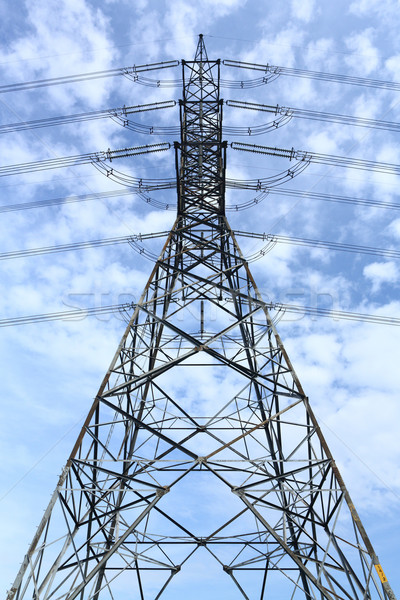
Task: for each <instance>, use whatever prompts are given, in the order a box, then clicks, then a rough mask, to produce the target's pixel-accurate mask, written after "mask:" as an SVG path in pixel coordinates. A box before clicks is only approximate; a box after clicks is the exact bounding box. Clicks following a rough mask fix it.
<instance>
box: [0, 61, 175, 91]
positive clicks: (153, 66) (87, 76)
mask: <svg viewBox="0 0 400 600" xmlns="http://www.w3.org/2000/svg"><path fill="white" fill-rule="evenodd" d="M179 64H180V61H179V60H169V61H165V62H158V63H149V64H146V65H133V66H132V67H119V68H117V69H107V70H104V71H92V72H91V73H80V74H78V75H66V76H64V77H52V78H50V79H39V80H36V81H25V82H20V83H9V84H6V85H0V94H4V93H7V92H19V91H23V90H32V89H35V88H40V87H48V86H53V85H62V84H65V83H76V82H80V81H90V80H92V79H103V78H104V77H116V76H119V75H124V76H125V77H129V78H135V77H138V74H139V73H143V72H146V71H155V70H158V69H169V68H171V67H178V66H179Z"/></svg>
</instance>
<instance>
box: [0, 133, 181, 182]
mask: <svg viewBox="0 0 400 600" xmlns="http://www.w3.org/2000/svg"><path fill="white" fill-rule="evenodd" d="M170 148H171V144H169V143H167V142H165V143H162V144H150V145H149V144H148V145H145V146H135V147H131V148H122V149H120V150H110V149H108V150H105V151H100V152H91V153H88V154H76V155H74V156H64V157H60V158H50V159H47V160H39V161H35V162H29V163H20V164H16V165H5V166H4V167H0V177H4V176H7V175H20V174H22V173H31V172H34V171H46V170H49V169H57V168H60V167H73V166H77V165H83V164H90V163H92V164H96V163H104V162H105V161H109V162H111V161H113V160H115V159H117V158H126V157H128V156H138V155H140V154H148V153H150V152H161V151H163V150H169V149H170ZM136 179H137V181H138V182H139V181H140V178H135V180H136ZM157 181H160V180H157Z"/></svg>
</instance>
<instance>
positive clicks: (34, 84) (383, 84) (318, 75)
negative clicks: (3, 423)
mask: <svg viewBox="0 0 400 600" xmlns="http://www.w3.org/2000/svg"><path fill="white" fill-rule="evenodd" d="M222 63H223V64H224V65H225V66H227V67H237V68H241V69H250V70H255V71H261V72H262V73H263V76H262V77H259V78H256V79H253V80H241V81H235V80H224V79H221V82H220V83H221V87H224V88H231V89H232V88H233V89H249V88H254V87H259V86H261V85H265V84H266V83H269V82H271V81H273V80H274V79H276V78H277V77H279V76H280V75H286V76H291V77H302V78H306V79H316V80H320V81H330V82H335V83H344V84H348V85H356V86H363V87H372V88H380V89H385V90H394V91H399V90H400V83H396V82H393V81H385V80H380V79H370V78H367V77H353V76H349V75H338V74H334V73H325V72H323V71H308V70H306V69H294V68H289V67H281V66H274V65H268V64H266V65H259V64H253V63H246V62H241V61H235V60H228V59H225V60H223V61H222ZM179 64H180V61H179V60H172V61H166V62H159V63H152V64H147V65H134V66H132V67H119V68H116V69H107V70H104V71H93V72H90V73H80V74H77V75H67V76H64V77H54V78H49V79H39V80H36V81H26V82H20V83H11V84H6V85H2V86H0V94H4V93H8V92H17V91H24V90H32V89H35V88H42V87H47V86H54V85H62V84H66V83H77V82H81V81H91V80H94V79H102V78H104V77H115V76H120V75H123V76H125V77H128V78H129V79H131V80H132V81H134V82H135V83H139V84H141V85H145V86H147V87H158V88H160V87H163V88H165V87H180V86H181V85H182V80H181V79H174V80H161V79H157V80H156V79H150V78H146V77H140V75H139V74H140V73H143V72H148V71H154V70H157V69H166V68H171V67H177V66H179Z"/></svg>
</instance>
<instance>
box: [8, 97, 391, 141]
mask: <svg viewBox="0 0 400 600" xmlns="http://www.w3.org/2000/svg"><path fill="white" fill-rule="evenodd" d="M226 105H227V106H231V107H233V108H242V109H247V110H253V111H257V112H267V113H269V114H272V115H274V117H276V118H275V119H274V120H273V121H270V122H268V123H262V124H260V125H250V126H244V127H239V126H230V125H223V127H222V131H223V133H224V134H229V135H239V136H255V135H262V134H264V133H267V132H268V131H274V130H275V129H277V128H278V127H281V126H282V125H285V124H286V123H288V122H289V121H290V120H291V119H292V118H293V117H296V118H302V119H311V120H314V121H323V122H330V123H340V124H345V125H352V126H356V127H368V128H370V129H381V130H386V131H400V123H392V122H391V121H382V120H376V119H367V118H362V117H353V116H349V115H339V114H335V113H325V112H319V111H315V110H304V109H300V108H289V107H285V106H279V105H278V104H275V105H268V104H256V103H254V102H241V101H238V100H227V101H226ZM174 106H176V101H175V100H167V101H165V102H154V103H152V104H142V105H137V106H122V107H119V108H108V109H105V110H97V111H90V112H84V113H75V114H72V115H62V116H55V117H49V118H47V119H35V120H33V121H22V122H18V123H9V124H5V125H0V134H5V133H14V132H16V131H27V130H33V129H41V128H43V127H53V126H57V125H68V124H70V123H81V122H84V121H93V120H97V119H106V118H111V119H112V120H113V121H115V122H117V123H118V124H119V125H122V126H123V127H125V128H127V129H130V130H131V131H135V132H137V133H143V134H148V135H179V133H180V127H179V126H169V127H163V126H155V125H144V124H142V123H136V122H134V121H132V120H131V119H129V118H128V116H129V115H132V114H137V113H141V112H149V111H153V110H160V109H163V108H172V107H174Z"/></svg>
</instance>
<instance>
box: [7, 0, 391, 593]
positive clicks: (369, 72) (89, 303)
mask: <svg viewBox="0 0 400 600" xmlns="http://www.w3.org/2000/svg"><path fill="white" fill-rule="evenodd" d="M7 4H9V3H7ZM399 27H400V11H399V3H398V2H396V1H394V0H393V1H392V0H381V1H380V2H377V1H376V0H355V1H353V2H346V1H342V0H339V1H337V2H335V3H332V2H328V1H326V0H322V1H320V2H316V1H314V0H302V1H297V0H292V1H289V0H288V1H285V2H280V3H276V2H267V1H265V0H264V1H261V2H260V1H250V0H248V1H247V2H246V1H244V0H240V1H236V0H222V1H219V2H218V3H217V2H213V1H211V0H199V1H198V2H197V3H196V4H195V6H192V3H190V2H187V1H186V0H175V1H174V2H164V1H156V0H148V1H147V0H137V1H136V2H128V1H126V2H125V1H123V0H115V1H114V0H108V1H107V0H106V1H105V2H102V3H98V2H94V1H91V2H90V1H89V0H68V1H64V2H59V1H55V0H46V2H44V1H43V0H39V1H35V0H31V1H29V2H28V1H27V2H22V1H18V2H14V3H12V4H10V5H8V6H6V3H3V4H2V5H0V28H1V36H0V39H1V40H2V42H1V45H0V70H1V85H6V84H12V83H17V82H24V81H33V80H38V79H46V78H52V77H61V76H65V75H74V74H77V73H87V72H93V71H103V70H106V69H114V68H118V67H128V66H132V65H134V64H136V65H138V64H146V63H150V62H157V61H163V60H174V59H181V58H185V59H187V60H190V59H192V57H193V55H194V51H195V48H196V44H197V36H198V34H199V33H203V34H204V36H205V42H206V45H207V49H208V54H209V57H210V58H212V59H215V58H221V59H235V60H241V61H247V62H251V63H261V64H267V63H268V64H272V65H278V66H285V67H292V68H298V69H308V70H313V71H324V72H329V73H339V74H343V75H351V76H359V77H367V78H372V79H379V80H388V81H396V82H400V40H399V37H398V31H399ZM179 75H180V71H179V69H176V70H168V71H167V70H165V72H157V75H154V76H153V75H149V77H154V78H156V79H157V78H164V79H172V78H174V77H179ZM258 76H259V75H258V73H257V72H255V73H252V72H247V71H246V72H244V71H241V70H238V69H233V68H228V67H226V68H224V70H223V74H222V77H223V78H224V79H236V80H240V79H241V78H249V77H258ZM179 95H180V91H179V89H175V88H165V89H164V88H163V89H158V88H154V87H146V86H142V85H138V84H135V83H134V82H132V81H131V80H129V79H127V78H124V77H112V78H106V79H96V80H93V81H90V82H83V83H73V84H67V85H57V86H53V87H44V88H39V89H34V90H31V91H20V92H13V93H0V114H1V123H2V124H6V123H17V122H24V121H30V120H33V119H42V118H48V117H52V116H58V115H69V114H74V113H81V112H88V111H96V110H104V109H108V108H112V107H120V106H123V105H127V106H129V105H136V104H143V103H146V102H158V101H161V100H171V99H172V100H177V99H178V98H179ZM223 97H224V99H225V100H229V99H240V100H244V101H250V102H259V103H264V104H271V105H275V104H279V105H282V106H286V107H293V108H298V109H306V110H317V111H322V112H329V113H336V114H344V115H355V116H359V117H365V118H372V119H380V120H386V121H392V122H400V110H399V107H400V96H399V92H396V91H390V90H383V89H373V88H368V87H362V86H361V87H356V86H350V85H343V84H338V83H330V82H318V81H315V80H310V79H301V78H294V77H284V76H280V77H279V78H278V79H277V80H275V81H274V82H271V83H269V84H267V85H265V86H262V87H261V88H255V89H251V90H244V91H240V90H239V91H236V90H230V89H224V90H223ZM224 118H225V123H226V124H227V125H235V126H246V127H247V126H253V125H259V124H261V123H263V122H265V121H266V120H267V119H268V115H259V114H256V113H253V111H245V110H239V109H236V110H234V109H229V107H227V106H226V107H225V108H224ZM134 120H136V121H138V122H141V123H142V124H145V125H156V126H157V125H163V126H165V125H170V124H172V125H177V124H178V111H177V109H176V108H175V109H168V110H165V111H155V112H149V113H144V114H143V115H138V116H137V118H136V117H134ZM397 135H398V134H396V133H392V132H389V131H379V130H374V129H365V128H359V127H353V126H344V125H338V124H332V123H321V122H319V121H307V120H303V119H293V120H292V121H291V122H290V123H289V124H287V125H285V126H284V127H282V128H279V129H277V130H276V131H274V132H272V133H270V134H266V135H264V136H260V137H257V138H255V139H254V138H253V139H248V138H238V139H239V141H244V142H248V143H258V144H262V145H266V146H277V147H280V148H292V147H294V148H295V149H299V150H307V151H310V152H317V153H324V154H330V155H338V156H350V157H354V158H360V159H365V160H372V161H380V162H388V163H395V164H396V163H399V159H398V156H399V148H400V145H399V140H398V138H397V137H396V136H397ZM173 139H174V138H171V139H169V141H173ZM232 139H235V138H230V141H231V140H232ZM160 141H161V142H162V141H165V139H164V138H156V137H155V136H153V137H150V139H149V136H145V135H140V134H139V133H134V132H131V131H128V130H126V129H124V128H122V127H119V126H118V125H117V124H116V123H114V122H113V121H111V120H110V119H102V120H97V121H88V122H82V123H78V124H74V125H63V126H59V127H52V128H43V129H36V130H33V131H23V132H19V133H12V134H10V133H8V134H2V135H0V160H1V165H10V164H18V163H24V162H32V161H38V160H47V159H52V158H57V157H64V156H72V155H76V154H84V153H88V152H96V151H100V150H107V148H111V149H114V148H124V147H128V146H138V145H142V144H146V143H155V142H160ZM173 167H174V162H173V153H172V151H171V152H165V153H160V154H154V155H149V156H147V157H143V158H137V159H130V160H129V161H128V160H122V161H121V162H120V163H118V164H116V163H115V168H118V169H120V170H121V171H123V172H125V173H130V174H131V175H132V176H137V177H144V178H155V177H158V176H163V177H164V176H165V177H168V176H173ZM286 168H287V163H286V162H285V161H283V160H282V161H278V160H275V161H272V160H271V159H269V158H268V157H266V156H258V157H257V158H255V157H254V156H253V155H251V154H247V153H240V152H238V151H234V150H230V152H229V155H228V177H231V178H238V179H249V178H258V177H268V176H270V175H272V174H273V173H274V172H275V171H276V170H285V169H286ZM285 185H286V184H285ZM286 187H292V188H294V189H298V190H308V191H314V192H321V193H330V194H336V195H340V196H346V197H356V198H364V199H371V200H375V201H378V202H389V203H394V204H399V203H400V200H399V197H398V196H399V194H398V179H397V176H395V175H382V174H378V173H369V172H367V171H363V170H352V169H345V168H333V167H330V166H322V165H313V164H312V165H310V166H309V167H308V168H307V169H306V171H304V172H303V173H302V174H301V175H299V176H298V177H297V178H295V180H293V182H291V183H290V184H288V185H286ZM117 188H118V184H117V183H115V182H114V181H110V180H109V179H107V178H106V177H105V176H104V175H102V174H100V173H99V172H98V171H97V170H95V169H94V168H93V167H92V166H91V165H86V166H76V167H71V168H65V169H55V170H52V171H41V172H37V173H28V174H23V175H17V176H9V177H2V178H1V181H0V203H1V206H5V205H9V204H18V203H28V202H34V201H38V200H47V199H54V198H64V197H69V196H71V195H81V194H92V193H95V192H103V191H107V190H114V189H117ZM154 198H156V199H157V200H159V201H160V202H164V203H169V204H171V203H173V202H174V201H175V198H174V193H173V192H168V193H167V192H158V194H157V195H156V194H154ZM251 198H252V193H251V192H241V193H240V194H239V192H235V193H233V192H231V193H228V202H229V203H230V204H231V205H232V204H234V203H236V202H242V201H243V202H244V201H247V200H249V199H251ZM228 216H229V219H230V223H231V225H232V227H233V228H234V229H241V230H247V231H257V232H266V233H275V234H278V235H286V236H297V237H302V238H311V239H320V240H328V241H333V242H342V243H346V244H358V245H364V246H372V247H376V248H389V249H397V247H398V242H399V239H400V215H399V213H398V211H396V210H388V209H383V208H379V207H375V208H371V207H368V206H362V205H357V204H340V203H333V202H323V201H321V200H320V201H318V200H307V199H299V198H293V197H289V196H288V197H284V196H280V195H279V196H274V195H271V196H268V197H267V198H266V199H265V200H264V201H263V202H262V203H261V204H259V205H257V206H254V207H252V208H249V209H248V210H246V211H244V212H240V213H235V212H234V211H233V212H230V213H229V215H228ZM173 219H174V212H173V211H171V210H170V211H168V210H158V209H156V208H155V207H154V206H152V205H149V204H146V203H145V202H143V200H142V199H140V198H139V197H128V196H122V197H120V198H111V199H106V200H92V201H86V202H75V203H66V204H64V205H56V206H51V207H47V208H37V209H32V210H24V211H13V212H0V227H1V240H2V243H1V252H7V251H13V250H21V249H24V248H36V247H43V246H51V245H55V244H67V243H73V242H79V241H84V240H93V239H101V238H107V237H116V236H122V235H130V234H133V233H139V232H141V233H147V232H152V231H162V230H166V229H168V228H169V227H170V226H171V225H172V222H173ZM239 243H241V245H242V247H243V250H244V253H245V254H246V255H248V256H250V255H252V254H254V253H257V252H258V251H259V250H260V249H261V248H262V246H263V244H262V242H259V241H255V240H247V239H245V238H243V239H239ZM161 244H162V242H161V241H160V240H155V241H152V242H151V243H148V244H147V246H146V247H147V248H148V249H149V250H151V251H152V252H155V253H157V252H158V251H159V250H160V248H161ZM251 267H252V272H253V274H254V276H255V279H256V281H257V283H258V285H259V288H260V290H261V291H262V293H263V294H264V296H265V298H266V299H271V300H272V301H275V300H276V301H281V302H285V303H293V304H304V305H306V306H312V307H328V308H330V307H333V308H335V309H338V310H345V311H353V312H362V313H369V314H382V315H387V316H393V317H397V318H398V317H400V302H399V299H398V292H399V286H400V271H399V265H398V263H397V262H396V261H395V260H394V259H393V260H392V259H385V258H383V257H377V256H366V255H362V254H349V253H343V252H333V251H328V250H322V249H315V248H304V247H297V246H291V245H283V244H277V245H276V246H275V247H274V248H273V249H271V250H270V251H269V252H268V253H267V254H265V256H262V257H261V258H260V259H259V260H257V261H255V262H254V263H253V264H252V265H251ZM0 269H1V282H2V294H1V296H0V307H1V315H2V318H8V317H15V316H19V315H29V314H41V313H48V312H52V311H62V310H67V309H68V308H84V307H98V306H100V305H102V304H103V305H108V304H117V303H120V302H125V301H134V300H135V299H137V298H138V296H139V295H140V292H141V290H142V288H143V286H144V285H145V283H146V280H147V277H148V276H149V274H150V271H151V261H148V260H146V259H145V258H144V257H143V256H141V255H139V254H138V253H135V252H134V250H133V249H132V248H130V247H129V246H127V245H119V246H108V247H105V248H94V249H90V250H82V251H76V252H66V253H60V254H49V255H43V256H38V257H28V258H22V259H16V260H7V261H6V260H4V261H2V262H1V265H0ZM123 330H124V321H123V319H118V318H115V317H111V316H107V315H104V316H102V317H100V316H98V317H91V318H82V319H80V320H78V321H75V322H67V321H56V322H53V323H44V324H40V325H35V324H33V325H25V326H19V327H12V328H11V327H10V328H3V329H1V338H0V339H1V360H2V365H3V369H2V371H3V377H2V399H1V425H0V427H1V434H0V444H1V445H0V448H1V452H2V455H3V460H2V461H1V466H0V481H1V487H0V500H1V502H0V519H1V531H2V537H3V545H2V546H3V548H7V555H6V556H5V557H4V558H3V559H2V561H1V566H0V587H1V589H7V588H8V587H9V586H10V584H11V582H12V581H13V579H14V576H15V574H16V571H17V569H18V567H19V564H20V562H21V561H22V558H23V555H24V553H25V551H26V549H27V546H28V544H29V542H30V540H31V538H32V536H33V534H34V532H35V527H36V526H37V524H38V522H39V519H40V517H41V515H42V512H43V510H44V508H45V507H46V505H47V502H48V500H49V498H50V494H51V492H52V491H53V489H54V486H55V483H56V480H57V476H58V474H59V473H60V471H61V468H62V466H63V465H64V463H65V460H66V458H67V456H68V454H69V452H70V449H71V447H72V444H73V442H74V440H75V438H76V435H77V433H78V431H79V426H80V423H81V422H82V420H83V418H84V416H85V415H86V413H87V410H88V408H89V406H90V404H91V400H92V398H93V396H94V395H95V394H96V391H97V388H98V385H99V383H100V381H101V379H102V376H103V374H104V372H105V370H106V369H107V367H108V364H109V362H110V360H111V358H112V356H113V353H114V351H115V348H116V345H117V343H118V341H119V338H120V337H121V335H122V332H123ZM278 330H279V332H280V333H281V336H282V338H283V342H284V344H285V346H286V348H287V350H288V352H289V355H290V357H291V359H292V362H293V363H294V367H295V370H296V372H297V373H298V375H299V377H300V380H301V381H302V384H303V387H304V388H305V390H306V392H307V394H308V395H309V397H310V400H311V403H312V406H313V407H314V409H315V412H316V414H317V417H318V418H319V419H320V423H321V426H322V428H323V431H324V433H325V435H326V437H327V439H328V443H329V444H330V447H331V450H332V452H333V454H334V456H335V458H336V460H337V462H338V464H339V467H340V468H341V470H342V473H343V475H344V479H345V481H346V483H347V485H348V488H349V490H350V493H351V495H352V497H353V499H354V502H355V504H356V506H357V508H358V510H359V513H360V515H361V518H362V519H363V522H364V524H365V525H366V528H367V530H368V532H369V534H370V537H371V539H372V542H373V544H374V546H375V549H376V551H377V554H378V556H379V557H380V559H381V562H382V565H383V567H384V569H385V571H386V574H387V576H388V578H389V580H390V582H391V585H392V587H393V588H394V590H395V591H397V593H399V592H400V574H399V572H398V561H399V558H400V547H399V541H398V540H399V539H400V522H399V518H398V514H399V500H400V471H399V458H400V446H399V434H400V430H399V422H400V403H399V400H398V398H399V384H400V381H399V369H398V356H399V351H398V348H399V342H400V331H399V329H398V328H396V327H388V326H383V325H372V324H369V323H365V322H358V323H355V322H351V321H348V322H345V321H338V320H333V319H322V318H319V319H317V318H310V317H307V316H303V317H299V316H296V317H295V316H293V315H289V314H286V315H284V317H283V318H282V319H281V321H280V322H279V324H278Z"/></svg>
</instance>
